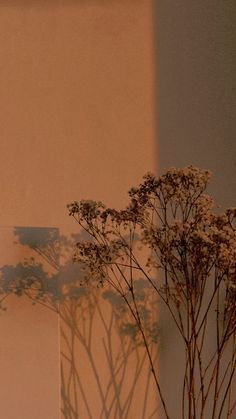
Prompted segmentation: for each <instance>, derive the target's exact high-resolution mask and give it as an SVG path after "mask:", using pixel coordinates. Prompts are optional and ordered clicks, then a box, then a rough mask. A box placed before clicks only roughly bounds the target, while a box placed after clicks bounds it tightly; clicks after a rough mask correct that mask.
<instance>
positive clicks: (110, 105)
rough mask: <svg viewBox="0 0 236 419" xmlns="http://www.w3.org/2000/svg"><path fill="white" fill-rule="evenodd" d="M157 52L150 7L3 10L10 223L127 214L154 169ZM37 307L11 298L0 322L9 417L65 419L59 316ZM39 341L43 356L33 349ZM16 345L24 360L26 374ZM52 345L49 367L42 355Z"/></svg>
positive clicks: (64, 4) (4, 153) (0, 173)
mask: <svg viewBox="0 0 236 419" xmlns="http://www.w3.org/2000/svg"><path fill="white" fill-rule="evenodd" d="M153 44H154V39H153V13H152V1H151V0H130V1H124V0H122V1H108V0H107V1H105V0H104V1H102V0H96V1H95V0H94V1H92V0H90V1H89V0H88V1H85V0H84V1H82V0H81V1H80V0H78V1H70V2H68V1H66V0H64V1H60V2H59V1H58V2H56V1H52V0H48V1H47V2H45V1H37V2H36V1H33V0H32V1H30V0H27V1H26V0H25V1H24V0H22V1H21V0H19V1H12V2H6V1H3V0H2V1H0V60H1V63H0V97H1V104H0V121H1V138H0V179H1V197H0V199H1V201H0V219H1V224H2V225H4V226H9V225H20V226H57V227H59V228H60V230H61V231H62V232H69V231H73V230H76V228H77V227H76V225H74V223H73V221H72V220H71V219H70V218H69V217H68V216H67V210H66V204H67V203H69V202H70V201H72V200H74V199H77V200H78V199H81V198H94V199H100V200H103V201H105V202H107V203H108V204H109V205H120V206H122V205H123V204H124V203H125V202H126V194H125V191H126V190H127V189H128V188H129V187H130V186H131V185H132V184H135V183H137V182H139V180H140V178H141V176H142V174H143V173H144V172H145V171H147V170H152V171H153V170H155V158H156V156H155V153H156V145H155V118H154V114H155V105H154V98H155V97H154V96H155V94H154V56H153V54H154V47H153ZM1 240H4V239H3V236H2V237H1ZM7 246H8V245H7V242H6V243H5V244H3V247H5V252H6V253H8V247H7ZM17 260H18V254H17V253H16V254H15V261H17ZM1 263H6V262H5V261H3V262H1ZM18 310H19V313H21V315H20V316H21V320H20V323H21V325H18V323H17V319H18ZM32 310H33V309H32V307H31V306H29V305H27V304H25V305H24V306H22V303H21V302H19V301H16V300H12V302H11V303H10V304H9V313H10V314H9V315H8V314H6V316H5V319H4V325H3V317H2V316H1V318H0V324H1V329H2V333H1V348H2V349H1V350H2V354H3V356H2V357H1V371H2V375H4V377H6V380H7V383H8V384H9V386H10V385H12V393H11V395H10V396H9V397H10V398H8V395H7V394H5V393H2V394H4V398H5V403H4V405H2V406H3V407H1V411H2V414H4V417H6V418H7V419H15V417H16V416H17V417H19V411H20V404H19V403H18V402H17V400H18V399H19V395H21V396H22V395H24V398H28V397H29V398H32V404H31V407H30V409H31V410H28V411H27V410H25V413H24V419H32V417H34V419H41V418H42V417H44V418H45V419H47V418H48V419H49V418H50V419H52V418H53V419H54V417H55V419H56V418H57V417H59V409H58V403H59V379H58V369H57V366H58V352H57V353H56V354H55V351H56V348H58V342H59V341H58V339H59V336H58V328H57V318H56V317H53V318H52V317H51V315H50V314H49V313H46V312H42V311H40V309H36V310H38V311H37V313H36V311H34V312H33V311H32ZM7 316H8V317H7ZM7 319H8V320H7ZM24 322H25V323H27V327H22V325H23V324H24ZM18 326H19V328H18ZM15 327H16V329H15ZM45 330H46V332H45V333H44V331H45ZM11 332H12V333H11ZM19 335H20V336H19ZM30 337H31V340H32V342H31V344H32V347H31V345H30V346H27V345H25V344H24V342H26V340H27V341H28V340H29V339H30ZM9 345H11V348H13V347H15V350H16V353H17V352H18V351H19V352H21V353H22V357H21V359H22V362H21V365H20V366H19V369H17V368H18V358H17V357H13V358H12V356H11V352H9V351H8V346H9ZM45 346H47V356H46V360H45V357H44V355H42V354H41V353H39V352H37V351H36V352H35V348H40V347H44V348H45ZM42 356H43V357H44V360H43V362H44V363H45V362H46V363H47V366H45V374H46V376H47V380H46V381H44V382H43V381H42V380H45V377H44V379H43V378H42V380H41V379H40V365H41V363H42ZM26 359H27V363H28V366H29V365H30V369H29V370H30V371H31V367H32V371H33V372H34V374H36V376H37V380H36V381H35V382H34V383H33V384H32V381H31V378H32V377H31V375H30V376H29V377H27V376H26V375H25V374H24V362H26ZM44 365H45V364H44ZM16 371H17V374H18V376H20V377H21V376H22V382H21V386H19V381H17V384H16V385H15V384H14V382H15V381H14V374H16ZM32 371H31V372H32ZM37 374H39V375H37ZM11 383H12V384H11ZM44 383H46V384H44ZM32 386H33V387H34V394H37V392H40V394H41V397H40V398H33V396H32V394H33V390H32ZM1 387H2V388H5V383H4V382H3V381H2V384H1ZM48 387H50V388H53V389H54V390H53V393H49V392H48V390H47V389H48ZM2 388H1V392H2ZM55 389H57V390H56V391H55ZM18 391H20V393H18ZM42 398H44V406H43V408H44V411H43V413H42V408H41V406H42ZM7 400H11V403H8V402H7ZM24 400H25V399H24ZM33 411H34V413H32V412H33ZM52 412H53V413H52ZM53 415H54V416H53ZM83 419H86V418H85V417H84V418H83Z"/></svg>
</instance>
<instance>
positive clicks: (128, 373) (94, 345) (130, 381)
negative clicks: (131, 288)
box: [0, 227, 158, 419]
mask: <svg viewBox="0 0 236 419" xmlns="http://www.w3.org/2000/svg"><path fill="white" fill-rule="evenodd" d="M14 234H15V237H16V240H17V243H18V244H20V245H21V246H24V247H25V248H26V249H27V251H28V250H29V252H28V255H27V257H26V258H25V260H24V261H23V262H19V263H17V264H16V265H14V266H13V265H5V266H2V268H1V269H0V272H1V296H2V298H1V308H2V309H3V310H6V308H7V305H6V300H7V297H8V296H10V295H12V294H15V295H17V296H19V297H27V298H29V299H30V300H31V301H32V304H41V305H43V306H44V307H45V308H46V309H49V310H52V311H53V312H55V314H56V315H58V316H59V317H60V329H61V331H60V333H61V400H62V415H63V417H64V418H65V419H77V418H79V417H88V418H95V417H96V418H97V417H100V418H101V419H102V418H110V417H111V416H112V417H114V418H119V419H121V418H122V419H123V418H124V419H125V418H127V419H128V418H129V417H130V416H129V415H130V411H131V409H132V405H133V404H134V403H137V394H139V404H140V409H141V410H140V418H143V419H146V418H151V417H153V415H154V414H155V412H156V408H155V404H156V402H155V403H154V408H153V404H152V412H150V406H149V405H150V396H149V390H150V387H151V382H150V379H151V374H150V371H149V368H147V356H146V352H145V351H144V348H143V342H142V339H140V333H139V329H138V328H137V325H136V323H135V321H134V319H133V318H132V316H131V315H130V312H129V309H128V307H127V306H126V304H125V303H124V300H123V299H122V298H120V296H119V295H117V293H115V292H114V290H113V289H112V288H110V287H108V286H106V287H104V286H97V284H95V283H91V284H89V285H87V284H85V283H84V282H85V281H84V278H85V272H84V270H83V269H82V266H81V265H80V264H74V263H73V262H72V261H71V255H72V249H73V248H74V243H75V241H78V240H82V239H84V238H86V237H87V236H86V235H83V233H81V234H79V235H78V236H72V237H70V238H68V237H60V236H59V235H58V230H57V229H53V228H23V227H15V229H14ZM26 253H27V252H26ZM135 295H136V296H137V300H138V306H139V309H140V313H142V318H143V324H144V327H145V329H146V334H147V339H148V340H149V344H150V348H151V351H152V354H153V357H154V359H155V358H156V355H157V330H158V328H157V323H156V320H157V319H156V317H155V314H154V313H156V311H157V310H156V308H155V306H156V304H157V303H156V301H154V300H153V299H152V296H151V293H150V287H149V284H148V283H147V281H145V280H143V279H139V278H137V280H136V283H135ZM98 330H99V333H97V331H98ZM81 360H82V362H81ZM130 367H131V368H132V369H131V368H130ZM140 383H141V384H140ZM140 385H141V387H142V394H141V395H140V389H139V386H140ZM91 395H92V397H91ZM141 398H142V400H143V401H142V402H141V403H140V399H141ZM135 400H136V401H135ZM94 406H95V407H96V410H95V409H94ZM99 409H100V411H99ZM98 411H99V414H98Z"/></svg>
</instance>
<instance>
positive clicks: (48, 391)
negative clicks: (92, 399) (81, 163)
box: [0, 227, 60, 419]
mask: <svg viewBox="0 0 236 419" xmlns="http://www.w3.org/2000/svg"><path fill="white" fill-rule="evenodd" d="M57 236H58V230H57V229H48V228H31V227H1V228H0V249H1V251H0V292H1V295H0V298H1V310H0V333H1V345H0V368H1V392H0V405H1V416H2V417H4V418H7V419H15V418H16V417H21V418H24V419H32V418H34V419H42V418H50V419H59V409H60V407H59V403H60V380H59V333H58V316H57V314H56V313H55V312H53V311H52V310H50V309H49V308H48V307H47V301H46V300H45V301H43V298H42V297H43V295H42V293H43V289H44V287H46V286H47V285H46V282H50V280H51V279H52V278H53V272H54V270H55V268H54V267H53V266H52V264H51V263H50V260H49V258H48V260H47V252H46V257H45V254H43V252H42V249H46V248H47V247H48V248H49V244H50V245H51V244H52V242H53V241H55V240H56V238H57ZM50 241H51V243H50ZM40 284H41V285H40ZM45 289H46V288H45ZM36 301H39V304H35V302H36ZM42 303H43V304H42Z"/></svg>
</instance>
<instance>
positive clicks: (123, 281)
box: [68, 166, 236, 419]
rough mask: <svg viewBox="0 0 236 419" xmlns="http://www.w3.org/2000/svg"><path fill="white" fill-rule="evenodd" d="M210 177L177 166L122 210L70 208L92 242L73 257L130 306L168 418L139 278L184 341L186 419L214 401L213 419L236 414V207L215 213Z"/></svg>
mask: <svg viewBox="0 0 236 419" xmlns="http://www.w3.org/2000/svg"><path fill="white" fill-rule="evenodd" d="M210 176H211V174H210V172H209V171H205V170H200V169H198V168H196V167H193V166H189V167H186V168H184V169H176V168H171V169H170V170H168V171H167V173H166V174H165V175H163V176H161V177H160V178H159V179H156V178H155V176H153V175H152V174H147V175H145V176H144V179H143V182H142V184H140V185H139V186H138V187H136V188H132V189H131V190H130V191H129V197H130V203H129V205H128V206H127V208H126V209H124V210H121V211H117V210H115V209H110V208H106V207H105V206H104V204H102V203H101V202H94V201H81V202H73V203H72V204H70V205H68V209H69V214H70V215H71V216H73V217H74V218H75V220H76V221H77V222H78V223H79V225H80V226H81V227H82V228H83V229H84V230H86V232H87V233H89V235H90V238H91V240H90V241H87V242H79V243H78V244H77V249H76V251H75V255H74V259H75V260H76V261H79V262H80V263H82V264H83V265H84V269H85V270H86V273H87V274H86V280H87V281H98V283H100V284H103V283H105V282H106V283H108V284H109V285H110V286H111V287H113V289H114V290H115V291H116V292H117V294H118V295H119V296H120V297H121V298H122V299H123V300H124V301H125V303H126V304H127V307H128V308H129V310H130V312H131V314H132V316H133V319H134V321H135V323H136V326H137V330H138V331H139V333H140V336H141V338H142V339H143V343H144V346H145V348H146V350H147V354H148V357H149V360H150V365H151V370H152V372H153V374H154V379H155V382H156V385H157V390H158V394H159V396H160V399H161V403H162V406H163V410H164V413H165V416H166V418H169V415H168V412H167V406H166V404H165V401H164V397H163V394H162V391H161V388H160V384H159V381H158V378H157V374H156V372H155V368H154V364H153V362H152V358H151V353H150V350H149V337H148V336H149V334H148V331H147V328H145V324H144V321H143V319H142V316H141V311H140V310H141V307H140V305H139V301H138V298H137V295H136V293H135V285H134V284H135V282H136V281H137V279H138V277H140V276H141V278H142V280H145V281H146V282H147V284H148V286H149V287H150V293H151V294H152V296H153V295H154V296H156V297H158V298H159V300H161V301H163V302H164V303H165V304H166V306H167V307H168V309H169V311H170V313H171V316H172V319H173V320H174V322H175V324H176V326H177V328H178V330H179V332H180V335H181V337H182V338H183V341H184V344H185V348H186V369H185V374H184V378H183V404H182V410H183V413H182V414H183V417H185V416H184V415H187V416H186V417H188V419H192V418H194V419H195V418H197V417H199V418H203V417H204V416H203V415H204V414H205V411H206V405H207V402H208V400H209V399H210V397H212V398H213V400H214V403H213V407H212V413H211V415H212V418H213V419H214V418H218V419H220V418H222V417H223V416H222V415H225V416H224V417H226V415H227V418H229V417H232V414H233V413H232V411H233V407H234V403H233V402H232V398H231V396H230V394H231V388H232V382H233V376H234V371H235V357H236V348H235V332H236V230H235V219H236V208H230V209H228V210H227V211H226V212H225V213H223V214H215V213H214V211H213V209H214V203H213V200H212V199H211V198H210V197H209V196H208V195H207V194H206V193H205V191H206V188H207V185H208V182H209V179H210ZM140 247H142V249H143V250H142V251H141V250H140ZM145 248H146V249H147V250H146V251H145V250H144V249H145ZM222 297H223V301H224V303H223V304H222V303H221V301H222ZM212 313H216V314H215V316H216V318H215V325H216V329H215V332H216V349H215V353H214V354H213V361H212V362H211V363H210V365H209V364H207V363H205V364H204V362H205V360H204V350H205V347H204V342H205V336H206V329H207V324H208V323H207V321H208V318H209V316H210V315H212ZM155 325H156V323H155ZM155 327H156V326H155ZM228 344H230V345H232V354H233V355H232V357H231V358H230V359H229V360H228V359H227V361H226V362H228V364H227V365H228V370H229V371H231V372H232V371H233V373H231V374H227V373H226V374H225V376H224V377H222V376H221V372H220V362H221V360H222V357H223V354H224V351H225V348H226V346H227V345H228ZM214 362H215V363H214ZM210 367H212V368H210ZM196 371H198V372H196ZM196 374H197V376H198V378H197V379H196ZM210 395H211V396H210ZM186 400H187V401H186ZM226 400H227V402H226ZM198 415H199V416H198Z"/></svg>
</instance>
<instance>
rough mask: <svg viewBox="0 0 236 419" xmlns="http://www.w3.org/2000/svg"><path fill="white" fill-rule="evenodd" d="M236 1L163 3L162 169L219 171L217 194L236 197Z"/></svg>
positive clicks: (159, 45) (222, 198)
mask: <svg viewBox="0 0 236 419" xmlns="http://www.w3.org/2000/svg"><path fill="white" fill-rule="evenodd" d="M235 16H236V2H235V1H234V0H227V1H223V0H208V1H205V0H198V1H193V0H192V1H189V0H182V1H180V2H173V1H171V0H158V1H156V2H155V19H156V21H155V26H156V67H157V79H158V82H157V92H156V93H157V108H158V110H157V114H158V117H157V118H158V121H157V124H158V141H159V153H158V156H159V157H158V158H159V165H158V167H159V171H160V173H162V172H164V171H165V170H166V168H168V167H170V166H177V167H182V166H186V165H189V164H193V165H196V166H199V167H202V168H206V169H210V170H212V171H213V178H212V187H211V188H210V192H211V193H213V195H214V197H215V199H216V201H217V202H218V203H219V204H220V205H222V206H226V207H227V206H233V205H234V204H235V196H236V176H235V172H236V171H235V169H236V138H235V137H236V136H235V133H236V132H235V131H236V128H235V127H236V124H235V121H236V52H235V51H236V26H235Z"/></svg>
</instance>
